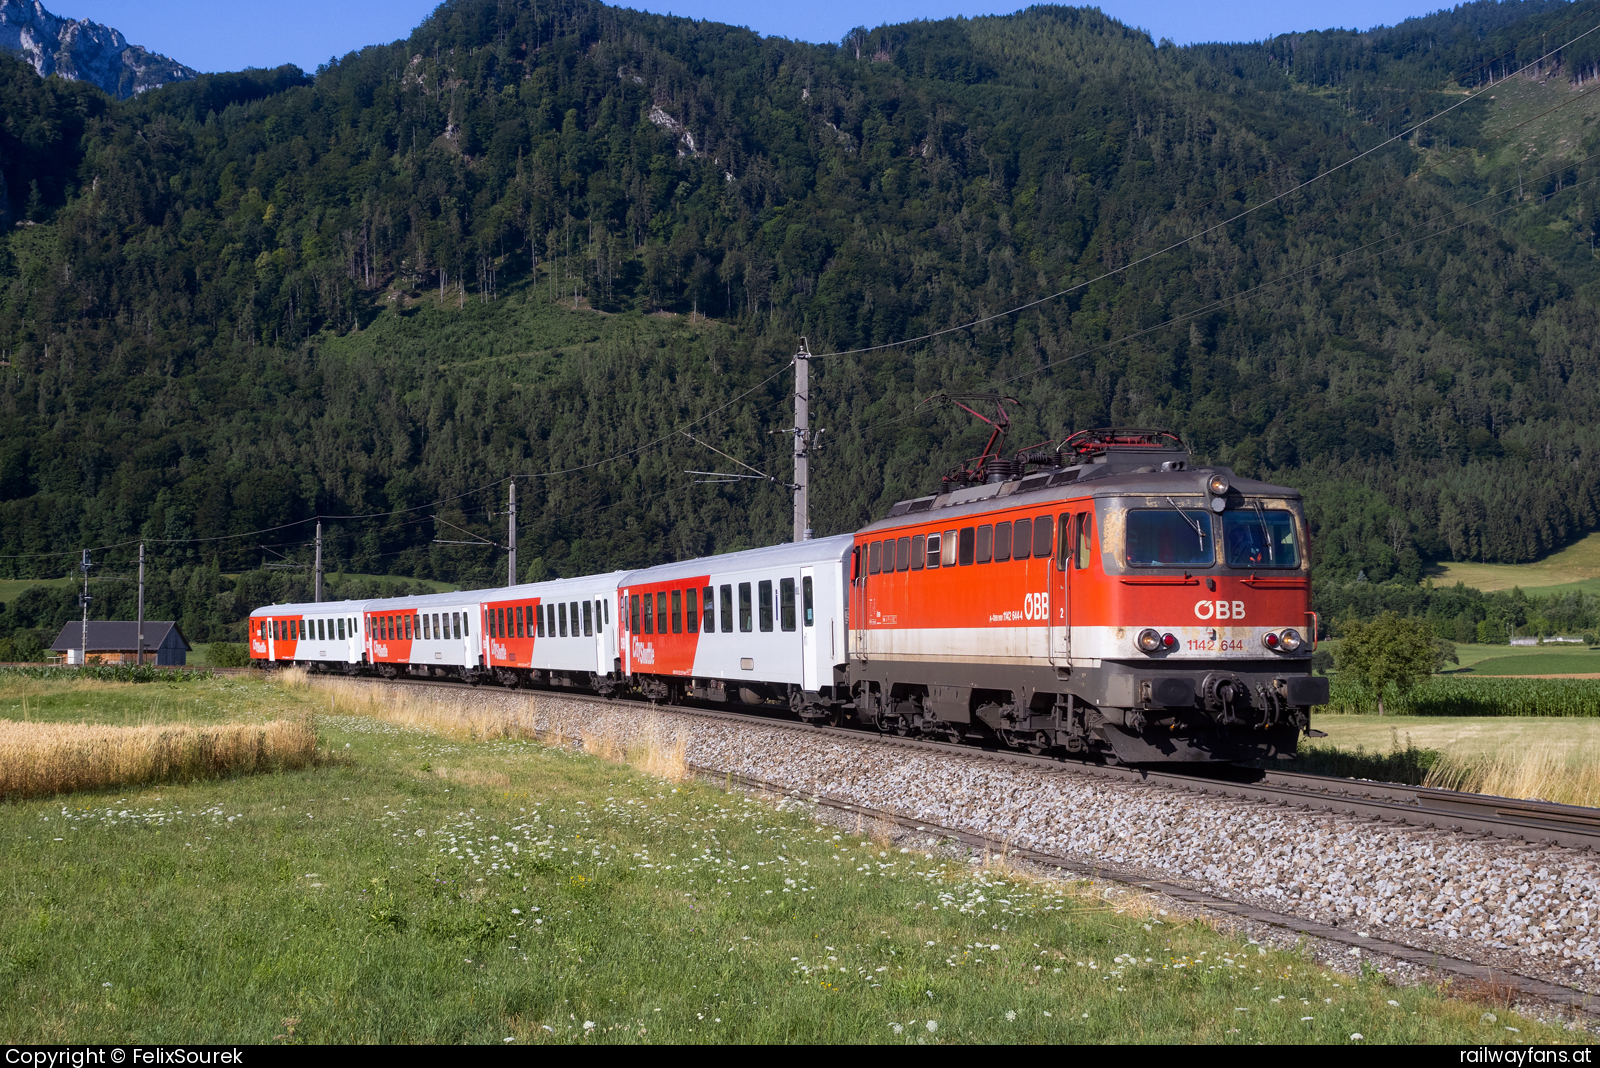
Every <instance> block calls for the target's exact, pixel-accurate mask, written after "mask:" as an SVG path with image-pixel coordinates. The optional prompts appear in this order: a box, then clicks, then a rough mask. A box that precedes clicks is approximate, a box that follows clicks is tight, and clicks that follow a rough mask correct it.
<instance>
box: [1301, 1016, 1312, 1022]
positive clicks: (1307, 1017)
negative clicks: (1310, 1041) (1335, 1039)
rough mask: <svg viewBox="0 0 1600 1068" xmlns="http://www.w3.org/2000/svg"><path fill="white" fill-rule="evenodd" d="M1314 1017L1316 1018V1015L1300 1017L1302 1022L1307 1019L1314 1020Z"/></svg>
mask: <svg viewBox="0 0 1600 1068" xmlns="http://www.w3.org/2000/svg"><path fill="white" fill-rule="evenodd" d="M1314 1019H1316V1017H1315V1016H1302V1017H1300V1022H1301V1023H1305V1022H1306V1021H1307V1020H1314Z"/></svg>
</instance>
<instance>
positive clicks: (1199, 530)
mask: <svg viewBox="0 0 1600 1068" xmlns="http://www.w3.org/2000/svg"><path fill="white" fill-rule="evenodd" d="M1167 503H1168V504H1170V505H1172V509H1173V511H1175V512H1177V513H1178V514H1179V515H1180V516H1182V517H1183V521H1184V522H1185V523H1188V524H1189V525H1190V526H1191V527H1193V528H1194V532H1195V535H1196V536H1197V537H1198V538H1199V539H1200V551H1201V552H1205V551H1206V532H1205V528H1204V527H1202V526H1201V525H1200V521H1199V520H1198V519H1195V518H1194V517H1192V516H1191V515H1189V513H1188V512H1185V511H1184V510H1183V509H1182V508H1181V507H1179V506H1178V502H1177V501H1175V500H1173V499H1172V498H1171V497H1168V498H1167Z"/></svg>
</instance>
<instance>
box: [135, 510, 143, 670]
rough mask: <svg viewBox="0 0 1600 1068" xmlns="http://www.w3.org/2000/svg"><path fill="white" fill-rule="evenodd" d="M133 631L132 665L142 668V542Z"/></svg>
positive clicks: (141, 543)
mask: <svg viewBox="0 0 1600 1068" xmlns="http://www.w3.org/2000/svg"><path fill="white" fill-rule="evenodd" d="M138 620H139V622H138V625H137V627H136V629H135V635H136V636H135V638H134V641H135V642H136V643H137V644H135V645H134V647H133V648H134V653H133V663H134V666H135V667H143V666H144V542H142V541H141V542H140V543H139V616H138Z"/></svg>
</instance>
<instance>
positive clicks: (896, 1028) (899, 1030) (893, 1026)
mask: <svg viewBox="0 0 1600 1068" xmlns="http://www.w3.org/2000/svg"><path fill="white" fill-rule="evenodd" d="M889 1027H890V1029H892V1030H893V1031H894V1033H895V1034H897V1035H898V1034H901V1033H902V1032H904V1031H905V1028H904V1027H901V1026H900V1025H899V1024H897V1023H894V1024H890V1025H889Z"/></svg>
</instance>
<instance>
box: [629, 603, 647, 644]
mask: <svg viewBox="0 0 1600 1068" xmlns="http://www.w3.org/2000/svg"><path fill="white" fill-rule="evenodd" d="M628 633H629V634H643V633H644V631H642V630H640V629H639V595H638V594H637V593H636V594H634V595H633V596H631V597H629V598H628Z"/></svg>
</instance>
